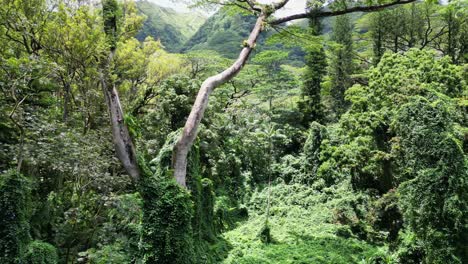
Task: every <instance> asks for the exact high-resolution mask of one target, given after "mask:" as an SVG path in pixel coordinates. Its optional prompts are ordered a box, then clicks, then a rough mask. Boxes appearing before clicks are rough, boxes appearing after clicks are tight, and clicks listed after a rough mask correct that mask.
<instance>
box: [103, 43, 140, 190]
mask: <svg viewBox="0 0 468 264" xmlns="http://www.w3.org/2000/svg"><path fill="white" fill-rule="evenodd" d="M113 56H114V51H111V52H110V53H109V58H108V60H107V62H106V63H105V65H104V67H103V69H102V70H101V73H100V79H101V85H102V89H103V92H104V96H105V98H106V103H107V108H108V109H109V117H110V121H111V126H112V136H113V137H112V138H113V142H114V147H115V151H116V153H117V157H118V158H119V160H120V162H121V163H122V165H123V166H124V168H125V170H126V171H127V173H128V174H129V175H130V176H131V177H132V179H133V181H134V182H137V181H138V180H139V179H140V169H139V167H138V162H137V157H136V151H135V145H134V144H133V141H132V138H131V137H130V133H129V132H128V128H127V125H126V124H125V122H124V115H123V111H122V106H121V104H120V99H119V93H118V91H117V89H116V87H115V83H114V81H113V80H112V77H111V72H112V70H111V69H110V67H111V65H112V60H113Z"/></svg>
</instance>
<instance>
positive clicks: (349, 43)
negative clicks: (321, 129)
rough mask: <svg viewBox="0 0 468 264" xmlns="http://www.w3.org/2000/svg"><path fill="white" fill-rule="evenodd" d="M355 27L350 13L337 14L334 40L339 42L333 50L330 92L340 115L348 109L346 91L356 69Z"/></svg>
mask: <svg viewBox="0 0 468 264" xmlns="http://www.w3.org/2000/svg"><path fill="white" fill-rule="evenodd" d="M352 32H353V27H352V25H351V21H350V18H349V16H348V15H343V16H337V17H336V19H335V21H334V23H333V33H332V38H331V39H332V40H333V41H334V42H336V43H337V44H338V46H337V47H335V48H334V49H333V50H332V57H331V63H330V68H331V70H330V79H331V88H330V93H331V96H332V97H333V111H334V112H335V114H336V115H337V116H340V115H341V114H342V113H343V112H345V111H346V109H347V107H348V104H347V102H346V101H345V92H346V90H347V89H348V88H349V87H351V85H352V84H353V83H352V79H351V74H352V73H353V71H354V65H353V58H354V51H353V39H352V37H353V33H352Z"/></svg>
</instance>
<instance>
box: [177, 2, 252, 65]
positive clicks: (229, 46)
mask: <svg viewBox="0 0 468 264" xmlns="http://www.w3.org/2000/svg"><path fill="white" fill-rule="evenodd" d="M255 20H256V19H255V17H254V16H245V15H241V14H237V15H230V14H229V13H228V12H226V11H225V10H224V9H221V10H220V11H218V12H217V13H215V14H214V15H213V16H211V17H210V18H208V20H207V21H206V22H205V23H204V24H203V25H202V26H201V27H200V29H199V30H198V31H197V33H196V34H195V35H193V36H192V37H191V38H190V39H189V41H188V42H187V43H186V44H185V45H184V47H183V49H182V51H185V52H186V51H190V50H214V51H217V52H218V53H220V54H221V55H223V56H225V57H227V58H234V57H236V56H237V54H238V52H239V50H240V48H241V46H242V41H243V40H244V39H247V38H248V36H249V33H250V30H251V29H252V27H253V25H254V24H255Z"/></svg>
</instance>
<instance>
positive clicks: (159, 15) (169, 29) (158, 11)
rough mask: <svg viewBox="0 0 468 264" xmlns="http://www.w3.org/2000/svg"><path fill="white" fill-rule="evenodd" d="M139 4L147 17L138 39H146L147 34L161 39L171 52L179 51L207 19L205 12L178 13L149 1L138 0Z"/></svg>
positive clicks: (140, 10)
mask: <svg viewBox="0 0 468 264" xmlns="http://www.w3.org/2000/svg"><path fill="white" fill-rule="evenodd" d="M137 6H138V10H139V12H140V13H141V14H144V15H145V16H146V17H147V18H146V20H145V22H144V24H143V28H142V30H141V31H140V32H139V33H138V34H137V39H139V40H144V39H145V38H146V37H147V36H152V37H153V38H155V39H160V40H161V42H162V43H163V45H164V47H165V49H166V50H168V51H171V52H176V51H178V50H179V49H180V48H181V47H182V45H183V44H184V43H185V42H186V41H187V40H188V39H189V38H190V37H192V36H193V35H194V34H195V33H196V32H197V30H198V29H199V28H200V26H201V25H203V24H204V22H205V21H206V17H205V16H204V15H203V14H201V13H199V12H195V11H193V12H190V13H178V12H176V11H175V10H174V9H171V8H166V7H161V6H158V5H156V4H154V3H151V2H148V1H141V2H137Z"/></svg>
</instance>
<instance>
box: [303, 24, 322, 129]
mask: <svg viewBox="0 0 468 264" xmlns="http://www.w3.org/2000/svg"><path fill="white" fill-rule="evenodd" d="M309 30H310V35H312V36H319V35H320V34H321V31H322V26H321V22H320V20H319V19H317V18H315V19H311V20H310V21H309ZM306 52H307V55H306V57H305V62H306V72H305V74H304V77H303V78H304V82H303V86H302V90H301V94H302V100H301V101H299V105H298V106H299V110H300V111H301V112H302V113H303V115H304V116H303V119H302V124H303V125H304V126H305V127H309V123H310V122H312V121H317V122H321V121H322V120H323V118H324V113H323V105H322V99H321V92H322V81H323V78H324V76H325V74H326V71H327V70H326V68H327V57H326V54H325V49H324V47H323V43H312V44H311V45H308V46H307V47H306Z"/></svg>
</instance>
